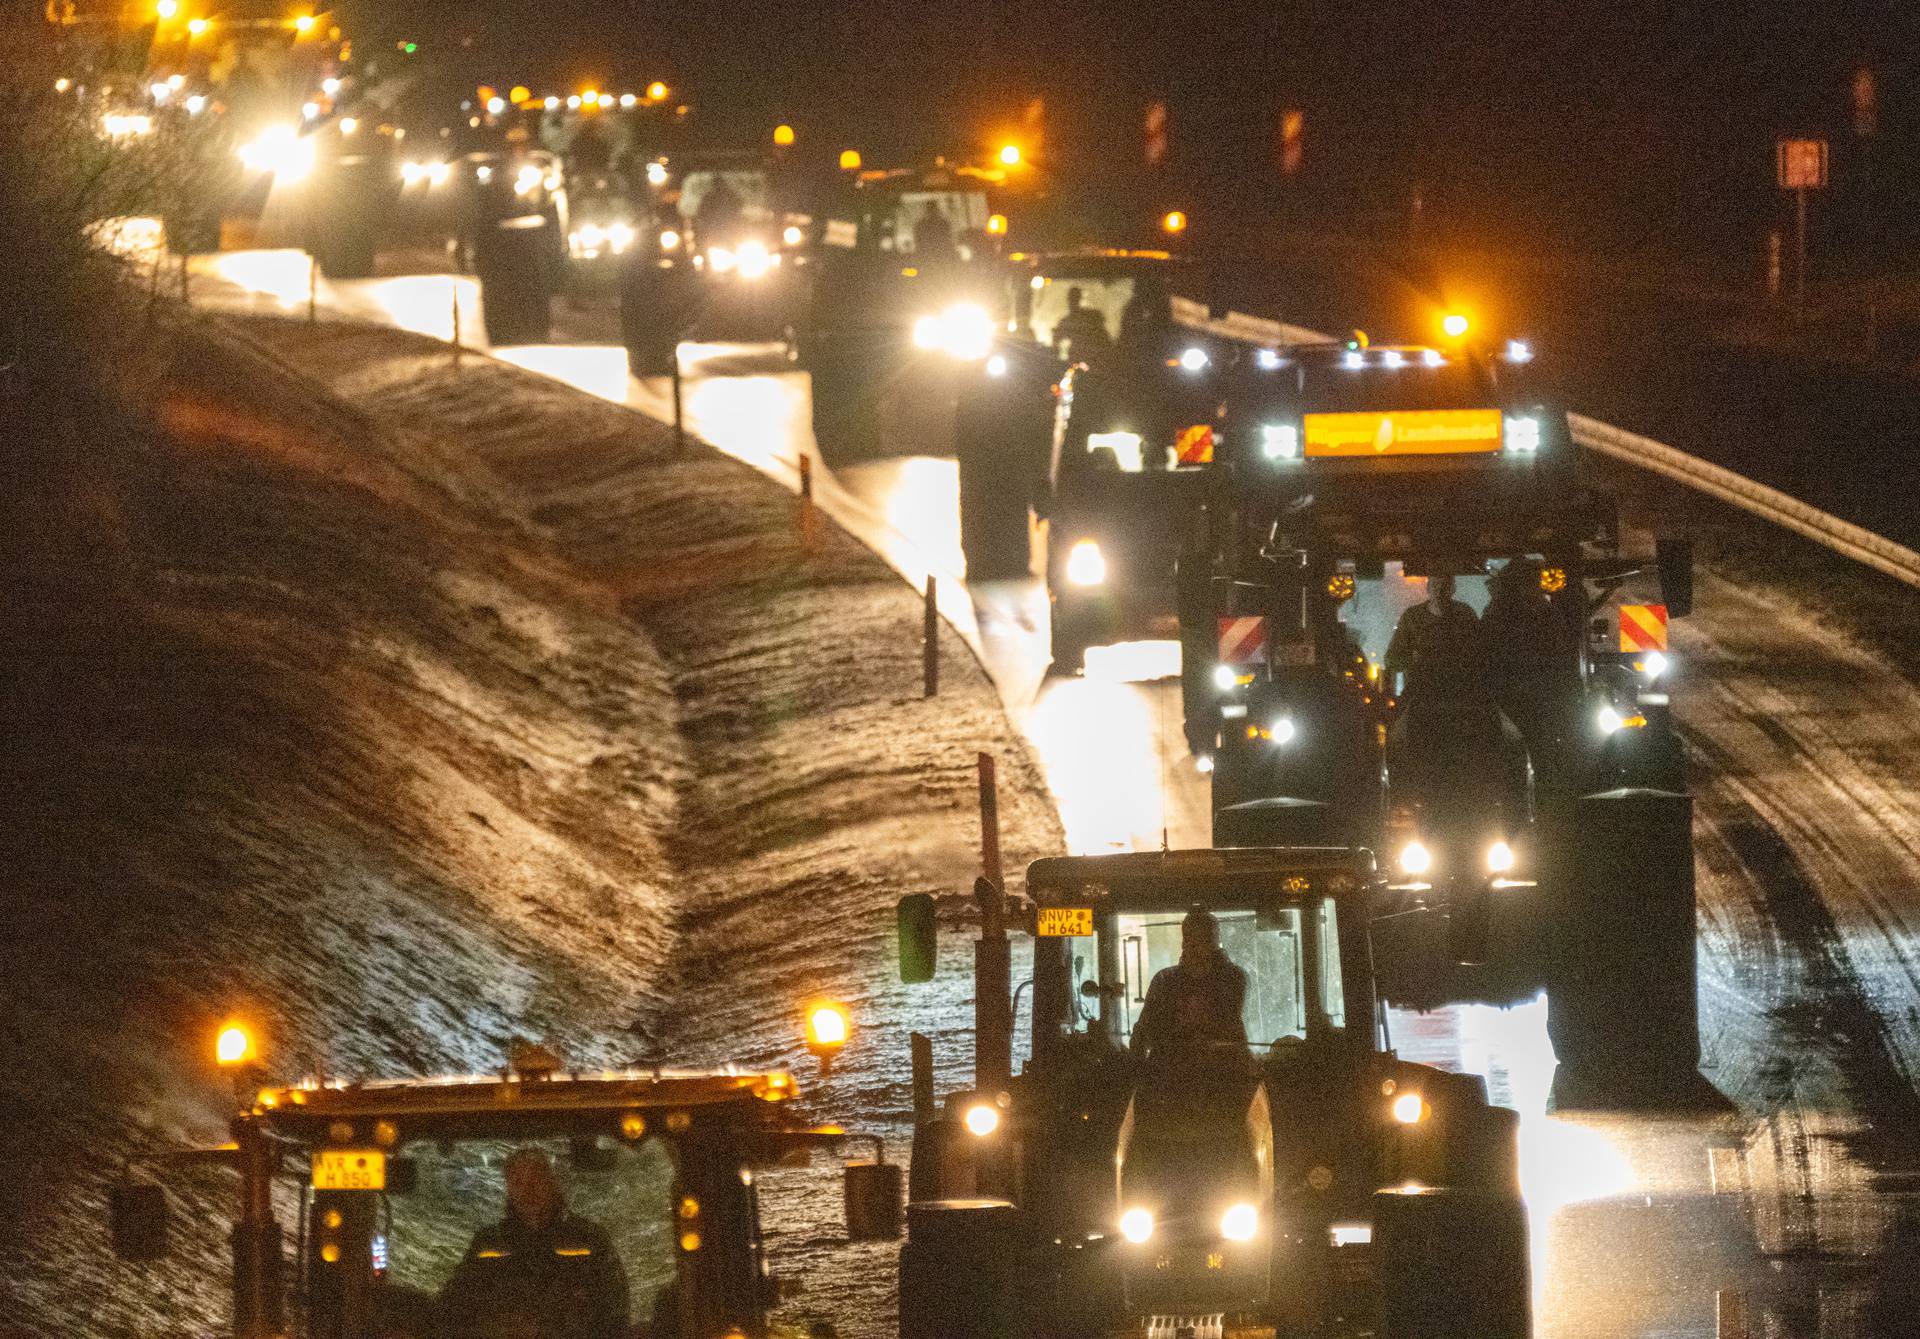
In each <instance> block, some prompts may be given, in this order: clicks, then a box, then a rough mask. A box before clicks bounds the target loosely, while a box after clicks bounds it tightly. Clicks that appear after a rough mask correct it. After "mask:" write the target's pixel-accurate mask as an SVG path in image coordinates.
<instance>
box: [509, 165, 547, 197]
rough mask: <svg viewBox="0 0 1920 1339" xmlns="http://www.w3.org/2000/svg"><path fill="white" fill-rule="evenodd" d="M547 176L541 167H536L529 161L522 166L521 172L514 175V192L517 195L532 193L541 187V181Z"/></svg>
mask: <svg viewBox="0 0 1920 1339" xmlns="http://www.w3.org/2000/svg"><path fill="white" fill-rule="evenodd" d="M545 176H546V174H545V173H543V172H542V171H541V170H540V169H539V168H537V167H535V166H534V165H533V164H532V163H528V164H527V165H526V166H525V167H523V168H521V169H520V171H519V173H518V174H517V175H516V176H515V177H514V179H513V193H514V194H515V195H532V194H533V193H534V192H535V191H537V190H539V189H540V182H541V181H542V180H543V179H544V178H545Z"/></svg>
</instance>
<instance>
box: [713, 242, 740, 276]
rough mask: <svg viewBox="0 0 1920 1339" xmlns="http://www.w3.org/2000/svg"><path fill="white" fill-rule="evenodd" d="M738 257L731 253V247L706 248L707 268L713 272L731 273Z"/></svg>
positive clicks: (737, 261) (738, 260)
mask: <svg viewBox="0 0 1920 1339" xmlns="http://www.w3.org/2000/svg"><path fill="white" fill-rule="evenodd" d="M739 263H740V258H739V257H738V256H736V255H734V254H733V249H732V248H731V247H725V246H710V247H708V248H707V268H708V269H710V270H712V271H713V272H714V273H715V274H731V273H732V272H733V267H734V266H735V265H737V264H739Z"/></svg>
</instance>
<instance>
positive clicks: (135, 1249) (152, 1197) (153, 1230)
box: [107, 1181, 167, 1264]
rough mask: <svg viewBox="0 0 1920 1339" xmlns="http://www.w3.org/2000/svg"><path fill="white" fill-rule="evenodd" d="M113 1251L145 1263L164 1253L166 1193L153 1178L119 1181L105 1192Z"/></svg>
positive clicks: (165, 1239)
mask: <svg viewBox="0 0 1920 1339" xmlns="http://www.w3.org/2000/svg"><path fill="white" fill-rule="evenodd" d="M107 1213H108V1217H109V1226H110V1228H111V1230H112V1234H113V1253H114V1254H115V1255H117V1256H118V1257H120V1258H121V1259H122V1260H131V1261H133V1262H135V1263H136V1264H148V1263H151V1262H152V1261H155V1260H160V1259H164V1258H165V1256H166V1254H167V1192H166V1190H165V1189H163V1188H162V1187H161V1186H159V1185H157V1184H156V1183H154V1182H152V1181H122V1182H120V1183H119V1184H118V1185H116V1186H114V1187H113V1189H112V1190H111V1191H109V1192H108V1195H107Z"/></svg>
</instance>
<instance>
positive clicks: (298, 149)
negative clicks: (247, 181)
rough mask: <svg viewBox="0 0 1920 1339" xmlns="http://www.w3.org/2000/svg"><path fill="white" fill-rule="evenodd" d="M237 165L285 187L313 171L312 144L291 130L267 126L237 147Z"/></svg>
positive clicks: (290, 128) (283, 127) (289, 128)
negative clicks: (239, 164) (238, 148)
mask: <svg viewBox="0 0 1920 1339" xmlns="http://www.w3.org/2000/svg"><path fill="white" fill-rule="evenodd" d="M239 152H240V163H241V165H242V166H243V167H245V168H246V169H247V171H249V172H265V173H269V174H271V175H272V176H273V179H274V180H275V181H276V182H277V183H278V184H280V185H282V186H285V185H288V184H290V183H292V182H296V181H299V180H300V179H301V178H302V177H304V176H306V175H307V174H308V173H309V172H311V171H313V163H314V152H313V141H312V140H310V139H307V138H305V137H304V136H302V135H301V134H300V132H299V131H297V130H295V129H294V128H293V127H292V126H286V125H282V126H269V127H268V128H267V129H265V130H263V131H261V132H260V133H259V134H258V135H256V136H255V137H254V138H253V139H251V140H249V141H248V142H247V143H245V144H243V145H241V146H240V150H239Z"/></svg>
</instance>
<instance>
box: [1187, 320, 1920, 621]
mask: <svg viewBox="0 0 1920 1339" xmlns="http://www.w3.org/2000/svg"><path fill="white" fill-rule="evenodd" d="M1174 319H1175V320H1176V321H1177V322H1178V323H1179V324H1180V325H1182V326H1185V327H1186V328H1188V329H1191V330H1201V331H1205V332H1207V333H1208V334H1212V335H1217V336H1219V337H1221V338H1223V339H1232V340H1240V341H1244V342H1246V343H1252V344H1264V345H1266V346H1268V347H1270V348H1277V347H1279V346H1281V345H1285V344H1319V343H1325V342H1326V341H1327V340H1328V339H1329V338H1330V337H1329V336H1327V335H1323V334H1321V333H1320V332H1319V331H1317V330H1309V329H1307V328H1306V327H1305V326H1297V325H1288V324H1286V323H1285V322H1282V321H1270V320H1267V319H1265V318H1264V317H1258V316H1248V315H1246V314H1245V313H1244V312H1228V313H1227V314H1226V315H1225V316H1223V317H1215V316H1212V315H1210V314H1209V312H1208V311H1207V308H1206V307H1205V306H1204V305H1203V304H1201V303H1197V302H1191V301H1188V300H1186V299H1182V298H1176V299H1175V300H1174ZM1567 421H1568V425H1569V427H1570V428H1571V429H1572V432H1573V441H1574V444H1575V445H1576V446H1579V447H1583V448H1585V449H1586V450H1588V451H1592V452H1595V453H1597V454H1599V455H1603V456H1607V457H1610V458H1612V459H1614V460H1618V461H1622V462H1624V463H1626V464H1628V465H1632V466H1634V467H1635V468H1637V469H1643V470H1646V471H1647V472H1648V473H1650V474H1658V475H1661V476H1662V477H1664V478H1667V479H1671V480H1673V481H1674V482H1675V483H1678V484H1682V485H1684V486H1685V487H1688V488H1691V489H1693V490H1694V491H1695V492H1698V493H1704V494H1706V495H1707V496H1708V497H1711V498H1714V499H1716V500H1718V501H1721V502H1724V503H1727V504H1728V505H1729V506H1733V507H1738V508H1739V509H1740V510H1741V511H1744V512H1746V513H1748V514H1749V515H1752V516H1757V517H1759V518H1760V519H1761V520H1763V521H1770V522H1772V523H1773V524H1775V525H1778V526H1783V527H1785V528H1786V529H1788V530H1791V531H1793V532H1794V533H1795V534H1797V535H1801V536H1803V537H1805V538H1807V539H1810V540H1812V541H1813V542H1814V543H1816V544H1819V545H1820V546H1822V547H1823V548H1826V549H1830V550H1831V551H1833V552H1834V553H1837V554H1839V555H1841V556H1842V557H1844V558H1851V559H1852V560H1853V561H1855V562H1857V563H1862V564H1864V565H1866V566H1868V567H1871V568H1873V569H1874V570H1875V571H1876V572H1882V573H1885V574H1886V575H1887V576H1890V577H1892V578H1893V579H1894V580H1896V581H1901V582H1905V583H1906V584H1907V585H1909V586H1914V587H1920V552H1915V551H1914V550H1913V549H1910V548H1908V547H1906V546H1905V545H1904V544H1896V543H1894V542H1893V541H1892V540H1890V539H1888V538H1887V537H1886V536H1884V535H1877V534H1875V533H1874V532H1873V531H1871V530H1867V529H1864V528H1863V527H1861V526H1857V525H1855V524H1853V523H1852V522H1851V521H1843V520H1841V519H1840V518H1839V517H1838V516H1834V515H1831V514H1829V513H1827V512H1824V511H1821V510H1820V509H1819V508H1818V507H1813V506H1809V505H1808V504H1807V503H1805V502H1802V501H1800V500H1799V499H1798V498H1795V497H1789V496H1788V495H1787V494H1785V493H1782V492H1780V491H1779V490H1777V489H1773V488H1768V487H1767V486H1766V485H1765V484H1761V483H1755V482H1754V481H1753V480H1752V479H1749V478H1747V477H1746V476H1745V475H1743V474H1735V473H1734V472H1733V471H1732V470H1730V469H1726V468H1724V467H1723V466H1720V465H1715V464H1714V463H1713V462H1711V461H1707V460H1702V459H1700V457H1698V456H1692V455H1688V454H1687V453H1686V452H1685V451H1681V450H1678V449H1676V448H1674V447H1671V446H1668V445H1667V444H1666V443H1665V442H1656V441H1655V440H1654V439H1653V438H1651V437H1642V436H1641V435H1640V434H1639V433H1636V432H1628V431H1627V430H1626V429H1625V428H1616V427H1614V426H1613V425H1612V424H1611V423H1602V422H1600V421H1599V420H1598V419H1592V418H1587V417H1586V416H1585V415H1583V414H1569V415H1568V416H1567Z"/></svg>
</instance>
